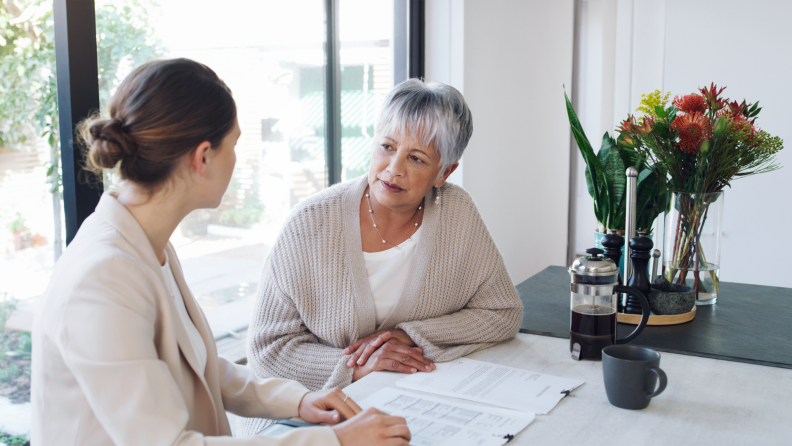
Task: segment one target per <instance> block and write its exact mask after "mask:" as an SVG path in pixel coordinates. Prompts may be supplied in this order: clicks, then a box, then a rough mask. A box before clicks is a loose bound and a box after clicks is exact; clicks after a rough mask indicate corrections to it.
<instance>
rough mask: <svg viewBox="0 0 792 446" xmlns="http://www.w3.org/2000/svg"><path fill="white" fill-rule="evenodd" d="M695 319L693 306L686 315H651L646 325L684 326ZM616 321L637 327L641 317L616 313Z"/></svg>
mask: <svg viewBox="0 0 792 446" xmlns="http://www.w3.org/2000/svg"><path fill="white" fill-rule="evenodd" d="M695 317H696V307H695V306H694V307H693V310H692V311H688V312H687V313H682V314H672V315H669V316H658V315H655V314H652V315H650V316H649V322H647V323H646V325H676V324H684V323H685V322H690V321H692V320H693V318H695ZM616 321H617V322H621V323H623V324H631V325H638V324H640V323H641V315H640V314H624V313H617V314H616Z"/></svg>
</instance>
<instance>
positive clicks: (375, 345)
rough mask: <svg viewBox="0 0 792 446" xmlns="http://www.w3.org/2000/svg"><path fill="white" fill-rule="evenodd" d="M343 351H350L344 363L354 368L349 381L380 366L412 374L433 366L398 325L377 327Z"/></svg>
mask: <svg viewBox="0 0 792 446" xmlns="http://www.w3.org/2000/svg"><path fill="white" fill-rule="evenodd" d="M343 354H345V355H350V354H351V355H352V357H351V358H350V359H349V361H348V362H347V367H350V368H354V369H355V370H354V372H353V375H352V380H353V381H357V380H359V379H360V378H363V377H364V376H366V375H368V374H369V373H371V372H377V371H382V370H390V371H394V372H400V373H409V374H412V373H416V372H419V371H420V372H431V371H432V370H434V369H435V365H434V364H433V363H432V361H430V360H429V359H426V358H425V357H424V356H423V350H422V349H421V348H420V347H417V346H416V345H415V343H414V342H413V341H412V339H410V336H409V335H407V333H406V332H405V331H404V330H399V329H391V330H380V331H377V332H375V333H373V334H371V335H369V336H366V337H364V338H360V339H358V340H357V341H355V342H354V343H353V344H352V345H350V346H349V347H347V348H345V349H344V351H343Z"/></svg>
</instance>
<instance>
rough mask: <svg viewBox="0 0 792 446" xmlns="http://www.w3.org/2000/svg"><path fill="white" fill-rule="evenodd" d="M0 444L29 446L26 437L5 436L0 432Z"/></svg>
mask: <svg viewBox="0 0 792 446" xmlns="http://www.w3.org/2000/svg"><path fill="white" fill-rule="evenodd" d="M0 443H4V444H7V445H8V446H29V445H30V442H29V441H28V439H27V435H13V436H12V435H7V434H4V433H2V432H0Z"/></svg>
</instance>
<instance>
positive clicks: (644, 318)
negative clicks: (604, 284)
mask: <svg viewBox="0 0 792 446" xmlns="http://www.w3.org/2000/svg"><path fill="white" fill-rule="evenodd" d="M613 292H614V293H625V294H631V295H633V296H635V297H637V298H638V301H640V302H641V323H640V324H638V326H637V327H635V330H633V332H632V333H630V335H629V336H627V337H626V338H622V339H617V340H616V343H617V344H626V343H628V342H630V341H632V340H633V339H635V338H636V337H637V336H638V335H639V334H641V332H642V331H643V329H644V328H645V327H646V323H647V322H649V312H650V311H651V310H650V309H649V301H648V300H646V296H644V295H643V293H642V292H640V291H638V290H637V289H636V288H633V287H631V286H624V285H616V286H615V287H613Z"/></svg>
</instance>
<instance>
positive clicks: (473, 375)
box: [396, 358, 583, 415]
mask: <svg viewBox="0 0 792 446" xmlns="http://www.w3.org/2000/svg"><path fill="white" fill-rule="evenodd" d="M582 384H583V381H580V380H577V379H569V378H561V377H558V376H552V375H544V374H542V373H535V372H529V371H527V370H522V369H517V368H514V367H507V366H504V365H498V364H492V363H489V362H481V361H476V360H473V359H465V358H461V359H457V360H456V361H451V362H445V363H440V364H437V369H436V370H435V371H433V372H432V373H416V374H414V375H409V376H408V377H406V378H404V379H400V380H398V381H396V385H397V386H399V387H403V388H405V389H412V390H420V391H422V392H429V393H436V394H438V395H446V396H453V397H456V398H462V399H466V400H471V401H478V402H481V403H487V404H492V405H494V406H500V407H508V408H509V409H515V410H523V411H526V412H532V413H535V414H540V415H544V414H546V413H548V412H550V410H551V409H552V408H553V407H555V406H556V404H558V402H559V401H561V398H563V397H565V396H566V395H568V394H569V392H571V391H573V390H575V389H577V388H578V387H580V386H581V385H582Z"/></svg>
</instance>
